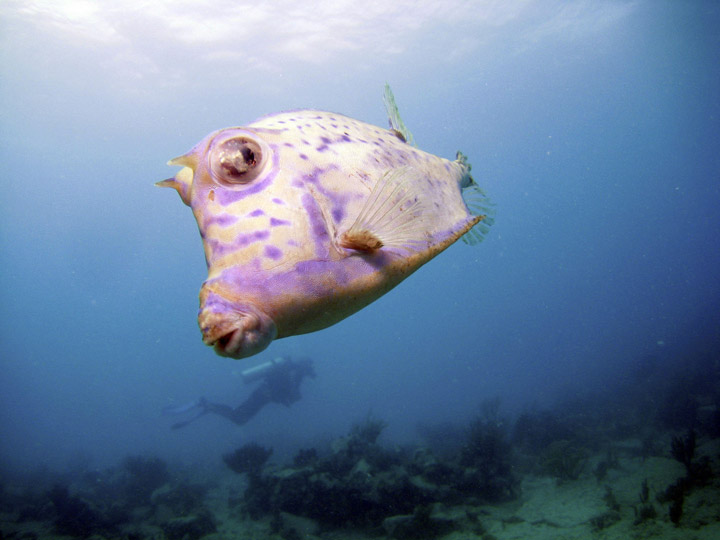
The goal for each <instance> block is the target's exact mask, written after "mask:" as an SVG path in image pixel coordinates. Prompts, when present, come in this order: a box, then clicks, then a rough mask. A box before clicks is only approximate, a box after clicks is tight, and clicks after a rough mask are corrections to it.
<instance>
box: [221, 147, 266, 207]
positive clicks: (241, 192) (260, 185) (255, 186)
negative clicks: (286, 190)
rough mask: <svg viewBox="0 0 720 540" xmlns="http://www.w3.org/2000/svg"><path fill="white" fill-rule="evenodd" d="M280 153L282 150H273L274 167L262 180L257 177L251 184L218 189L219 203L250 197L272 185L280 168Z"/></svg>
mask: <svg viewBox="0 0 720 540" xmlns="http://www.w3.org/2000/svg"><path fill="white" fill-rule="evenodd" d="M279 154H280V152H273V163H272V167H271V168H270V172H268V174H267V176H265V178H263V179H262V180H260V181H257V179H256V180H255V181H254V182H251V183H250V184H249V185H247V186H238V187H237V188H236V189H231V188H227V189H216V190H215V193H216V194H217V198H218V203H219V204H220V205H221V206H227V205H229V204H232V203H234V202H236V201H239V200H241V199H244V198H245V197H249V196H250V195H255V194H256V193H260V192H261V191H263V190H264V189H265V188H266V187H268V186H269V185H271V184H272V183H273V180H275V176H276V175H277V173H278V171H279V170H280V167H279V159H280V158H279Z"/></svg>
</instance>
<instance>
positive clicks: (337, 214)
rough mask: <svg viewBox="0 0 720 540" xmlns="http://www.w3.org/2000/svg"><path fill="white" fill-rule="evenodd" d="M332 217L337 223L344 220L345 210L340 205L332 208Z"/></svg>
mask: <svg viewBox="0 0 720 540" xmlns="http://www.w3.org/2000/svg"><path fill="white" fill-rule="evenodd" d="M331 213H332V218H333V219H334V220H335V223H340V221H342V218H343V217H344V216H345V210H344V209H343V208H341V207H339V206H336V207H335V208H333V209H332V211H331Z"/></svg>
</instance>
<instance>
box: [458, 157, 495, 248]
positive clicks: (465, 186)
mask: <svg viewBox="0 0 720 540" xmlns="http://www.w3.org/2000/svg"><path fill="white" fill-rule="evenodd" d="M457 161H458V163H460V164H461V165H464V166H465V168H466V170H467V173H466V175H465V177H464V178H463V179H462V182H461V183H460V188H461V190H462V198H463V200H464V201H465V206H467V208H468V211H469V212H470V213H471V214H472V215H473V216H480V217H481V219H480V221H478V222H477V223H476V224H475V226H474V227H473V228H472V229H470V230H469V231H468V232H466V233H465V234H464V235H463V237H462V239H463V242H465V243H466V244H470V245H471V246H474V245H475V244H479V243H480V242H482V241H483V240H484V239H485V237H486V236H487V234H488V232H490V227H491V226H492V224H493V223H495V204H494V203H493V202H492V201H491V200H490V198H489V197H488V196H487V195H486V194H485V192H484V191H483V190H482V188H481V187H480V186H478V185H477V183H476V182H475V180H473V177H472V176H470V169H471V168H472V167H471V165H470V163H468V160H467V156H465V155H464V154H463V153H462V152H458V153H457Z"/></svg>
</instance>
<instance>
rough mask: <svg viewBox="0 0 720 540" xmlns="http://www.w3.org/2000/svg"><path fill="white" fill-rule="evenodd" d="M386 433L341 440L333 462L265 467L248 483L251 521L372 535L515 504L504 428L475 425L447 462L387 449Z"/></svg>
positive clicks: (306, 459) (304, 456)
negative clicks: (439, 513)
mask: <svg viewBox="0 0 720 540" xmlns="http://www.w3.org/2000/svg"><path fill="white" fill-rule="evenodd" d="M384 427H385V424H384V422H380V421H377V420H369V421H366V422H365V423H363V424H358V425H356V426H355V427H353V429H352V430H351V431H350V433H349V434H348V436H347V437H341V438H340V439H337V440H336V441H335V442H334V443H333V445H332V451H331V453H330V454H329V455H326V456H322V457H320V456H318V455H317V454H316V453H314V452H310V451H303V452H301V453H299V454H298V455H297V456H296V457H295V459H294V462H293V465H292V466H287V467H282V468H281V467H277V466H272V467H266V468H265V469H263V470H262V471H260V472H259V473H258V474H255V475H254V476H252V477H251V478H250V483H249V485H248V488H247V490H246V492H245V495H244V499H243V503H242V507H243V510H244V511H245V512H247V513H248V514H249V515H250V516H251V517H253V518H259V517H261V516H263V515H267V514H271V515H277V514H278V513H281V512H285V513H289V514H293V515H296V516H303V517H305V518H310V519H313V520H316V521H317V522H320V523H322V524H324V525H325V526H329V527H341V526H353V527H359V528H364V529H368V530H373V529H376V528H378V527H380V526H381V525H382V524H383V523H384V522H385V521H386V520H387V519H388V518H391V517H393V516H406V517H405V518H403V519H399V518H398V519H399V521H403V522H405V521H407V522H408V523H411V524H412V525H408V526H409V527H411V528H412V529H413V530H414V529H415V528H417V527H420V526H421V525H422V524H423V523H425V521H424V520H423V519H422V516H423V515H424V514H423V513H422V508H429V507H430V506H429V505H433V504H435V503H438V502H443V503H448V504H452V503H458V504H459V503H467V502H468V501H469V500H475V501H478V502H479V501H482V502H491V501H492V502H497V501H501V500H503V501H504V500H509V499H511V498H512V497H514V496H515V494H516V487H517V482H516V480H515V478H514V477H513V475H512V472H511V466H510V455H511V452H510V445H509V443H508V441H507V437H506V433H505V430H504V429H503V428H502V427H501V425H500V424H499V423H496V422H486V421H484V420H478V421H477V422H475V423H473V424H472V425H471V428H470V430H469V432H468V436H467V439H466V444H465V446H464V447H463V448H462V450H461V451H460V452H459V453H458V455H457V456H456V457H454V458H453V459H449V460H444V461H439V460H438V459H437V458H435V456H434V455H433V454H432V452H430V451H429V450H416V451H415V452H409V451H403V450H388V449H385V448H383V447H381V446H380V445H378V444H377V442H376V441H377V439H378V436H379V435H380V433H381V432H382V429H383V428H384ZM438 519H439V518H438ZM433 523H434V525H433V527H434V526H435V525H437V524H438V523H439V522H438V520H437V519H435V520H434V521H433ZM420 528H422V527H420ZM418 530H419V529H418Z"/></svg>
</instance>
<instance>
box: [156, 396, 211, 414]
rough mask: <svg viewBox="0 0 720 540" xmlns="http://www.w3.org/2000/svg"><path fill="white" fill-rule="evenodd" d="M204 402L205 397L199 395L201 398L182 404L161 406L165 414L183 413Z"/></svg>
mask: <svg viewBox="0 0 720 540" xmlns="http://www.w3.org/2000/svg"><path fill="white" fill-rule="evenodd" d="M204 403H205V398H202V397H201V398H198V399H195V400H193V401H191V402H190V403H185V404H183V405H168V406H167V407H163V410H162V412H163V414H165V415H168V414H183V413H186V412H188V411H192V410H193V409H196V408H198V407H201V406H203V404H204Z"/></svg>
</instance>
